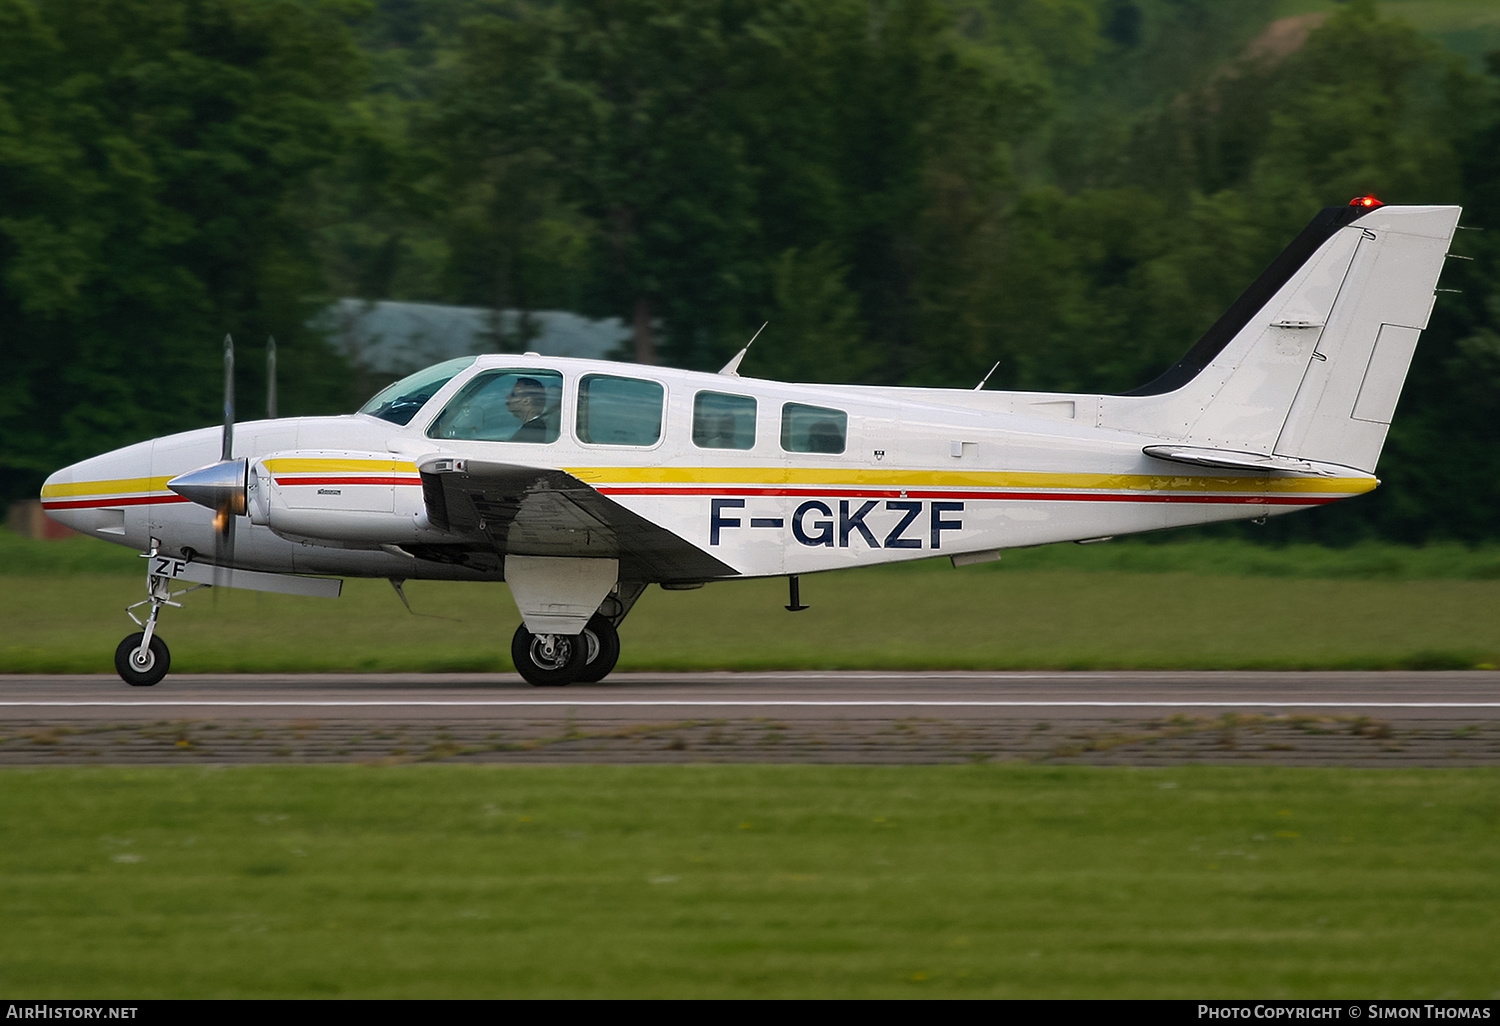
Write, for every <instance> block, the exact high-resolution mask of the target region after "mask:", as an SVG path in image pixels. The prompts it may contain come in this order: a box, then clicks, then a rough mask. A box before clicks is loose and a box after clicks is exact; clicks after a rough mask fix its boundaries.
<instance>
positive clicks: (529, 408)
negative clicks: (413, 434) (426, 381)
mask: <svg viewBox="0 0 1500 1026" xmlns="http://www.w3.org/2000/svg"><path fill="white" fill-rule="evenodd" d="M561 403H562V375H561V374H559V373H557V372H556V371H549V370H493V371H485V372H484V373H482V374H478V375H476V376H475V378H474V380H472V381H470V382H469V383H468V384H467V385H465V386H464V387H463V388H461V389H459V390H458V394H457V395H455V396H454V397H453V398H452V399H450V400H449V401H448V405H447V406H445V407H443V412H442V413H440V414H438V415H437V419H436V420H434V421H433V422H432V427H430V428H428V429H427V436H428V437H429V438H464V439H472V440H474V441H480V442H541V443H545V442H555V441H557V435H558V428H559V423H560V415H559V412H558V410H559V407H560V406H561Z"/></svg>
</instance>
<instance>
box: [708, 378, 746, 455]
mask: <svg viewBox="0 0 1500 1026" xmlns="http://www.w3.org/2000/svg"><path fill="white" fill-rule="evenodd" d="M693 444H694V445H696V446H697V447H698V448H700V449H751V448H754V447H755V400H754V399H751V398H749V397H748V396H743V395H725V394H724V393H723V392H699V393H698V394H697V395H696V396H694V397H693Z"/></svg>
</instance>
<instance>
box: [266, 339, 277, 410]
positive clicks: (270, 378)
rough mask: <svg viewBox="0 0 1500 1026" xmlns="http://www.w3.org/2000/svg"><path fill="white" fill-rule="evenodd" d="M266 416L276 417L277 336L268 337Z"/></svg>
mask: <svg viewBox="0 0 1500 1026" xmlns="http://www.w3.org/2000/svg"><path fill="white" fill-rule="evenodd" d="M266 418H267V419H268V420H275V419H276V336H275V335H270V336H268V337H267V338H266Z"/></svg>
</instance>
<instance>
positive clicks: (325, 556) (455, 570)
mask: <svg viewBox="0 0 1500 1026" xmlns="http://www.w3.org/2000/svg"><path fill="white" fill-rule="evenodd" d="M495 371H507V372H519V373H520V374H522V375H525V376H531V377H540V376H542V375H549V376H550V375H556V378H555V379H552V380H557V381H558V382H559V386H560V387H559V399H560V404H559V408H558V410H557V411H556V419H557V426H556V437H555V438H554V439H553V440H552V441H547V442H543V441H499V440H481V439H463V438H447V437H432V436H433V434H434V433H437V434H439V435H441V431H438V430H436V429H435V426H434V424H435V421H436V420H437V419H438V417H439V415H440V413H441V412H442V411H443V410H444V408H445V407H446V406H447V405H448V402H449V401H450V400H451V399H453V397H454V396H456V395H458V393H459V392H460V391H461V390H462V389H463V388H464V386H465V385H466V384H467V383H469V382H470V381H472V380H474V379H475V378H476V377H477V376H479V375H481V374H484V373H486V372H495ZM603 376H608V377H609V378H610V379H611V380H624V381H629V382H647V383H650V384H651V385H653V386H659V388H660V394H661V404H660V425H659V430H658V431H657V434H658V437H657V438H656V439H655V440H654V441H648V442H645V443H644V444H612V443H609V442H604V443H600V442H591V441H586V440H585V436H586V429H582V430H581V429H580V427H579V412H580V404H579V399H578V389H579V383H580V381H582V380H584V379H592V380H593V381H597V380H598V379H599V378H600V377H603ZM721 396H722V397H726V398H725V399H724V400H723V401H724V402H728V403H731V404H732V406H733V408H734V409H735V411H736V413H737V415H738V417H739V420H740V422H741V426H740V432H741V434H740V436H739V437H738V438H734V439H733V440H732V441H730V442H729V444H733V445H735V446H736V447H735V448H728V447H726V445H724V444H723V439H718V440H715V439H712V438H705V436H704V434H703V431H702V428H703V422H704V419H705V417H704V414H703V413H702V410H703V408H704V406H705V403H708V402H711V401H712V400H714V399H716V398H718V397H721ZM1096 398H1097V397H1090V396H1082V395H1079V396H1073V395H1047V394H1038V393H1004V392H971V391H961V390H945V389H910V388H906V389H885V388H870V387H859V386H826V385H793V384H784V383H778V382H770V381H760V380H756V379H751V378H740V377H726V376H721V375H714V374H703V373H695V372H690V371H680V370H670V369H662V368H654V367H641V366H636V365H628V364H615V363H608V362H603V361H588V360H572V359H552V358H543V357H531V356H514V355H504V354H502V355H491V356H482V357H479V358H477V359H476V360H475V361H474V362H473V363H472V364H471V365H470V366H468V367H467V368H465V369H463V370H461V371H460V372H459V373H458V374H456V375H455V376H454V377H453V378H452V379H451V380H450V381H448V383H447V384H446V385H444V386H443V388H442V389H441V390H439V391H438V392H436V393H435V394H434V395H433V396H432V397H431V398H430V399H429V400H427V402H426V403H425V404H424V405H423V406H422V408H421V409H420V411H419V412H417V414H416V415H415V416H414V417H413V418H412V419H411V420H410V422H409V423H407V424H405V425H398V424H395V423H391V422H388V421H386V420H382V419H379V418H377V417H375V416H372V415H370V414H353V415H349V416H342V417H302V418H288V419H281V420H275V421H255V422H249V423H243V424H239V425H237V426H236V428H235V434H234V450H233V454H234V455H235V456H237V457H241V456H242V457H250V458H251V459H252V460H259V461H261V464H262V467H263V470H262V473H261V474H260V475H259V480H260V481H261V482H262V486H263V487H265V486H268V487H269V488H270V489H271V490H272V491H273V492H274V495H273V496H267V497H266V498H267V499H269V500H271V503H270V505H271V512H270V514H269V515H266V516H252V518H251V521H252V522H248V523H242V524H241V525H240V526H239V528H238V531H237V539H236V543H235V550H234V563H235V565H236V566H240V567H244V568H248V569H255V570H264V571H270V572H281V573H299V574H329V575H339V576H355V577H361V576H364V577H400V578H408V579H412V578H416V579H421V578H433V579H468V580H476V579H498V578H499V577H501V576H502V571H501V570H500V569H499V567H498V565H497V566H496V567H495V568H494V569H476V568H473V567H470V566H465V565H462V564H458V563H453V562H444V561H438V560H431V559H422V558H416V557H414V556H412V555H411V554H409V552H408V551H406V550H407V549H414V550H418V551H420V550H421V547H422V546H423V545H441V544H442V543H443V542H444V541H445V532H443V531H441V530H439V529H437V528H435V527H434V526H432V525H431V524H430V523H428V522H427V518H426V509H425V506H424V501H423V492H422V479H421V476H420V475H419V473H418V465H417V464H418V461H420V460H430V459H431V458H433V457H442V456H451V457H453V458H456V459H469V460H484V461H491V462H494V463H504V464H510V465H520V466H530V467H537V468H558V469H561V470H563V471H565V472H566V473H567V474H569V475H572V476H573V477H575V478H577V479H578V480H580V481H583V482H585V483H586V484H588V485H589V486H590V487H591V488H593V489H594V490H596V491H597V492H598V493H599V494H601V495H603V496H606V497H608V498H609V499H611V500H612V501H614V502H616V503H618V504H619V505H621V506H623V507H626V508H627V509H629V510H631V511H633V512H635V513H637V514H638V515H640V516H641V517H643V518H645V519H647V520H649V521H651V522H653V523H655V524H658V525H660V526H661V527H663V528H665V529H666V530H668V531H671V532H672V533H673V534H675V535H677V536H678V537H680V538H682V539H683V540H685V541H686V542H688V543H690V544H691V545H693V546H695V547H697V548H698V549H700V550H702V551H703V552H704V553H707V554H709V555H711V556H713V557H715V558H716V559H717V560H718V561H720V562H722V563H723V564H724V565H725V567H726V568H727V569H726V570H725V571H724V572H722V573H720V574H718V575H716V576H723V577H732V576H745V577H759V576H774V575H782V574H803V573H812V572H815V571H820V570H834V569H839V568H842V567H850V566H858V565H866V564H871V563H882V562H894V561H898V560H908V559H921V558H926V557H931V556H957V557H960V561H961V560H962V557H964V556H971V555H974V554H983V553H992V552H997V551H999V550H1003V549H1007V548H1016V547H1021V546H1031V545H1041V544H1046V543H1049V542H1058V541H1068V540H1084V539H1090V538H1095V537H1100V536H1104V535H1121V534H1129V533H1135V532H1141V531H1154V530H1160V529H1163V528H1170V527H1180V526H1185V525H1190V524H1201V523H1209V522H1213V521H1224V520H1246V519H1256V518H1260V517H1263V516H1266V515H1268V514H1278V513H1285V512H1290V511H1293V510H1296V509H1302V508H1307V507H1311V506H1317V505H1322V504H1326V503H1328V502H1332V501H1335V500H1337V499H1342V498H1346V497H1348V496H1352V495H1356V494H1359V493H1361V492H1365V491H1368V490H1370V489H1371V488H1373V487H1374V486H1375V484H1376V480H1375V478H1374V477H1373V476H1372V475H1369V474H1364V473H1360V472H1358V471H1355V470H1352V469H1349V470H1347V471H1346V472H1345V473H1343V474H1340V475H1329V476H1316V477H1309V476H1274V475H1267V474H1265V473H1261V472H1249V471H1246V472H1236V471H1234V470H1229V469H1198V468H1190V467H1186V466H1183V465H1181V464H1177V463H1172V462H1167V461H1164V460H1161V459H1157V458H1154V457H1151V456H1147V455H1145V454H1144V453H1143V451H1142V450H1143V447H1144V446H1145V445H1147V444H1150V443H1152V442H1166V441H1170V439H1169V438H1164V437H1153V436H1143V435H1142V434H1140V433H1138V432H1127V431H1119V430H1110V429H1107V428H1100V427H1098V426H1097V425H1096V423H1095V420H1096V418H1095V417H1094V416H1091V414H1092V413H1093V411H1092V410H1090V408H1089V407H1090V400H1091V399H1096ZM1094 405H1097V403H1095V404H1094ZM788 407H790V408H791V409H790V411H789V410H788ZM806 410H814V411H819V412H815V413H812V414H806V413H804V412H803V411H806ZM798 415H802V416H803V419H804V420H805V419H807V418H808V417H813V418H819V419H818V420H814V421H813V423H814V424H816V423H820V422H824V423H826V422H830V421H832V422H835V423H836V424H837V425H838V426H839V427H840V429H841V430H840V431H839V432H838V437H837V438H835V439H834V440H833V441H836V442H838V443H840V444H841V445H842V450H843V451H841V452H837V453H833V452H810V451H797V450H806V449H807V448H809V445H808V443H807V442H805V441H803V442H801V443H799V442H798V440H797V439H795V438H789V437H788V431H789V430H795V428H796V426H797V425H795V424H790V425H789V423H788V420H789V418H791V417H795V416H798ZM834 415H838V417H835V416H834ZM718 416H724V415H723V414H719V415H718ZM695 427H696V428H697V429H698V430H697V431H696V436H695ZM219 441H220V429H218V428H204V429H201V430H198V431H190V432H186V433H184V434H179V435H172V436H168V437H165V438H159V439H155V440H152V441H147V442H141V443H139V444H137V445H132V446H127V447H125V448H123V449H119V450H116V451H114V452H111V453H107V454H105V455H102V456H98V457H95V458H93V459H90V460H85V461H83V462H81V463H78V464H74V465H73V466H71V467H68V468H66V469H64V470H62V471H59V472H58V473H57V474H54V475H53V476H52V477H51V478H49V480H48V482H47V485H46V487H45V488H44V490H43V493H42V495H43V502H44V504H45V506H46V508H47V511H48V513H49V514H50V515H51V516H52V517H53V518H54V519H57V520H59V521H61V522H63V523H65V524H68V525H69V526H71V527H74V528H75V529H77V530H80V531H83V532H85V533H90V534H94V535H96V536H98V537H100V538H103V539H105V540H108V541H112V542H117V543H119V544H123V545H127V546H130V547H132V548H137V549H142V550H144V549H146V548H147V547H149V545H150V543H151V539H153V538H154V539H157V540H158V541H159V542H160V548H161V551H162V552H164V553H167V554H171V555H177V556H182V555H187V556H188V557H190V558H197V559H200V560H209V559H212V554H213V553H214V537H213V517H214V514H213V511H212V510H209V509H205V508H204V507H202V506H199V505H196V504H194V503H192V502H189V501H187V500H186V499H184V498H183V497H182V496H180V495H178V494H176V493H174V492H173V491H171V490H170V489H169V488H168V487H167V482H168V481H169V480H171V479H173V478H175V477H177V476H179V475H181V474H185V473H187V472H189V471H191V470H194V469H196V468H198V467H201V466H204V465H206V464H209V463H212V462H213V461H214V460H215V459H216V458H217V457H218V455H219V448H218V447H219ZM705 441H708V442H709V443H711V444H710V445H704V444H701V443H703V442H705ZM715 442H717V443H719V444H713V443H715ZM832 444H833V442H828V443H826V444H825V446H824V447H825V448H827V447H830V446H831V445H832ZM789 446H790V447H789ZM259 521H264V522H259Z"/></svg>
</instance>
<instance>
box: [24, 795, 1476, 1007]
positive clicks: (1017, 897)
mask: <svg viewBox="0 0 1500 1026" xmlns="http://www.w3.org/2000/svg"><path fill="white" fill-rule="evenodd" d="M1497 799H1500V774H1497V772H1496V771H1494V770H1426V771H1423V770H1378V771H1349V770H1307V769H1278V768H1270V767H1261V768H1202V767H1200V768H1179V769H1172V770H1128V769H1090V768H1084V767H1048V768H1038V767H1020V766H962V767H878V768H860V767H827V766H821V767H805V766H803V767H797V766H775V767H767V766H696V767H676V768H672V767H556V768H536V767H529V768H517V767H442V766H429V767H395V768H392V767H386V768H375V767H347V766H346V767H295V768H294V767H284V768H283V767H277V768H248V767H243V768H232V769H175V770H174V769H87V770H84V769H80V770H57V769H47V770H8V771H5V772H4V773H3V774H0V901H3V907H4V909H5V928H4V930H3V931H0V987H3V989H4V990H5V991H6V992H8V993H11V994H23V995H25V996H27V997H29V998H43V997H51V998H64V997H73V998H79V997H98V998H104V997H116V998H126V997H130V998H172V997H293V998H295V997H316V996H329V997H335V996H336V997H364V998H398V997H583V996H590V997H902V996H909V997H918V996H953V997H1085V998H1095V997H1166V998H1204V997H1218V998H1233V997H1239V998H1273V997H1284V998H1312V997H1321V998H1327V997H1346V998H1354V997H1360V998H1437V997H1464V998H1494V997H1497V996H1500V991H1497V990H1496V987H1497V983H1496V978H1495V973H1494V967H1495V965H1496V964H1497V962H1500V801H1497Z"/></svg>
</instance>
